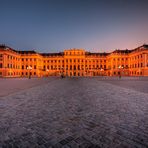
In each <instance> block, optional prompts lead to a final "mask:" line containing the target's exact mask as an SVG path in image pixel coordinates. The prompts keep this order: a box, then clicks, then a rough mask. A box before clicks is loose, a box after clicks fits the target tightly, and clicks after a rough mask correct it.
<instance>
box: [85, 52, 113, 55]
mask: <svg viewBox="0 0 148 148" xmlns="http://www.w3.org/2000/svg"><path fill="white" fill-rule="evenodd" d="M109 54H110V53H106V52H103V53H95V52H85V55H96V56H107V55H109Z"/></svg>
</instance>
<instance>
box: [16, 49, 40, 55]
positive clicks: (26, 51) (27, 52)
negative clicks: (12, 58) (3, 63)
mask: <svg viewBox="0 0 148 148" xmlns="http://www.w3.org/2000/svg"><path fill="white" fill-rule="evenodd" d="M17 52H18V53H20V54H36V53H37V52H36V51H34V50H24V51H21V50H19V51H17Z"/></svg>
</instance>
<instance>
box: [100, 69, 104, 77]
mask: <svg viewBox="0 0 148 148" xmlns="http://www.w3.org/2000/svg"><path fill="white" fill-rule="evenodd" d="M100 71H101V75H102V76H103V71H104V69H103V68H101V69H100Z"/></svg>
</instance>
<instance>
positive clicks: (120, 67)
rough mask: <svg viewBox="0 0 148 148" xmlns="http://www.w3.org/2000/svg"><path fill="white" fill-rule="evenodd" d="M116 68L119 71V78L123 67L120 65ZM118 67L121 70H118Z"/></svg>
mask: <svg viewBox="0 0 148 148" xmlns="http://www.w3.org/2000/svg"><path fill="white" fill-rule="evenodd" d="M118 68H119V71H120V73H119V78H121V73H122V69H123V68H124V67H123V66H121V65H120V66H119V67H118ZM120 69H121V70H120Z"/></svg>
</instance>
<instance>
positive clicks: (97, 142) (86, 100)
mask: <svg viewBox="0 0 148 148" xmlns="http://www.w3.org/2000/svg"><path fill="white" fill-rule="evenodd" d="M134 80H135V79H134ZM134 80H130V79H129V78H123V79H122V80H120V81H118V80H117V79H115V78H109V79H105V80H104V79H101V78H99V77H96V78H91V79H89V78H65V79H55V80H54V78H52V79H51V81H50V80H48V82H46V83H41V85H39V84H38V83H35V84H37V85H34V84H31V85H30V84H25V85H27V86H24V87H23V88H25V89H20V91H19V92H16V93H12V94H9V95H5V96H3V97H0V148H4V147H6V148H11V147H12V148H17V147H20V148H27V147H28V148H30V147H31V148H87V147H88V148H126V147H127V148H136V147H137V148H147V147H148V142H147V139H148V132H147V131H148V89H146V88H147V86H148V80H147V79H145V80H142V79H141V80H137V81H134ZM20 81H21V80H20ZM40 81H42V79H41V80H40ZM7 82H8V81H7ZM44 82H45V80H44ZM32 83H34V82H33V81H32ZM11 85H12V84H11ZM134 85H136V86H137V88H136V87H134ZM30 86H33V87H30ZM126 86H127V87H126ZM27 87H28V88H27ZM16 88H17V87H16ZM5 94H6V92H5Z"/></svg>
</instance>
